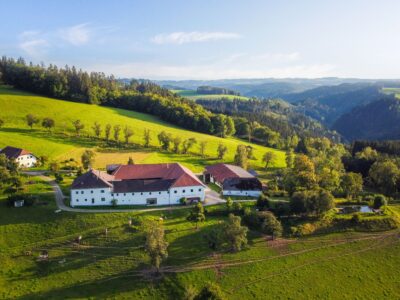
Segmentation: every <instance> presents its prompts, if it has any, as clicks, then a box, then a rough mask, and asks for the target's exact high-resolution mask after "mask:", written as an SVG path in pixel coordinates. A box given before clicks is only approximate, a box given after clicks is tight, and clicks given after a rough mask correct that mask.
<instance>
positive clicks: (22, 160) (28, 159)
mask: <svg viewBox="0 0 400 300" xmlns="http://www.w3.org/2000/svg"><path fill="white" fill-rule="evenodd" d="M15 161H16V162H17V163H18V164H19V166H20V167H33V166H35V165H36V162H37V158H36V157H35V156H34V155H32V154H26V155H21V156H19V157H17V159H16V160H15Z"/></svg>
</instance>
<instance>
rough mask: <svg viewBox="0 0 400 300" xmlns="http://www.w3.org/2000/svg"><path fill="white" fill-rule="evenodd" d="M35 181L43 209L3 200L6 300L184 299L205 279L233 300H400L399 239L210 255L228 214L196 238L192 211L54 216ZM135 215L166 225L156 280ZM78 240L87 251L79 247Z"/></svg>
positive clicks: (253, 243) (270, 245) (0, 291)
mask: <svg viewBox="0 0 400 300" xmlns="http://www.w3.org/2000/svg"><path fill="white" fill-rule="evenodd" d="M32 181H34V182H35V183H34V184H31V185H29V186H28V187H27V188H28V190H30V191H31V192H34V193H38V194H40V195H41V203H40V204H39V205H36V206H33V207H23V208H9V207H6V206H5V205H4V200H1V199H0V261H1V268H0V299H66V298H96V299H97V298H99V299H104V298H113V299H181V298H182V295H183V293H184V289H185V288H186V287H188V286H189V285H193V286H195V287H196V288H198V289H199V288H201V287H202V286H204V284H205V283H206V282H207V281H211V282H215V283H217V284H218V285H219V286H220V287H221V288H222V290H223V291H224V293H225V294H226V296H227V298H228V299H266V298H268V299H321V298H323V299H355V298H357V299H398V298H399V297H400V291H399V277H400V269H399V268H398V266H399V265H400V255H398V253H399V251H400V243H399V241H400V240H399V238H398V232H386V233H375V234H367V233H355V232H348V233H340V234H329V235H323V236H311V237H308V238H301V239H280V240H276V241H274V242H272V241H268V240H267V239H266V237H265V236H262V235H260V234H259V233H257V232H252V231H250V233H249V236H248V238H249V245H248V247H247V248H246V249H245V250H244V251H242V252H239V253H235V254H233V253H229V252H225V251H221V252H218V253H214V252H212V251H211V250H210V249H209V248H208V247H207V243H206V242H205V241H204V239H203V235H204V234H205V233H206V232H207V231H208V230H210V229H211V228H212V227H213V226H216V224H217V223H219V222H220V221H223V220H224V219H225V217H224V216H216V215H215V216H210V215H208V216H207V219H206V221H205V222H204V223H202V224H201V225H200V229H199V230H196V229H195V225H194V224H193V223H190V222H188V221H186V216H187V214H188V210H186V209H184V210H178V211H164V212H152V213H138V212H137V213H132V212H126V213H118V214H116V213H115V214H106V213H103V214H89V213H87V214H75V213H67V212H62V213H59V214H56V213H54V211H55V209H56V207H55V204H54V201H53V199H52V195H51V194H49V186H47V185H46V184H44V183H42V182H40V180H39V179H37V178H33V179H32ZM0 198H1V197H0ZM243 205H251V204H243ZM399 208H400V207H399V206H396V207H395V209H396V210H397V211H399ZM217 209H222V208H218V207H215V208H208V210H209V211H213V210H217ZM139 216H154V217H157V218H158V217H160V216H163V217H164V220H165V221H164V224H165V227H166V234H167V235H166V237H167V240H168V242H169V248H168V251H169V257H168V259H167V260H165V261H164V262H163V264H162V270H163V271H164V275H163V276H162V278H160V279H154V278H152V277H150V276H149V272H148V270H149V269H150V266H149V259H148V257H147V255H146V253H145V252H144V250H143V242H144V240H143V236H142V234H141V232H140V231H139V230H137V229H135V228H132V227H129V226H127V222H128V219H129V218H134V219H135V218H137V217H139ZM105 228H107V229H108V234H107V236H106V235H105ZM78 235H82V237H83V239H82V241H83V243H82V246H74V244H73V240H74V239H75V238H76V237H77V236H78ZM41 250H48V251H49V262H48V263H40V262H38V261H37V257H38V255H39V254H40V251H41ZM29 251H31V252H29ZM27 253H28V254H31V255H26V254H27Z"/></svg>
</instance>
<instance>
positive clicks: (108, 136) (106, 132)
mask: <svg viewBox="0 0 400 300" xmlns="http://www.w3.org/2000/svg"><path fill="white" fill-rule="evenodd" d="M104 135H105V137H106V141H107V142H108V141H109V140H110V135H111V124H107V125H106V128H105V130H104Z"/></svg>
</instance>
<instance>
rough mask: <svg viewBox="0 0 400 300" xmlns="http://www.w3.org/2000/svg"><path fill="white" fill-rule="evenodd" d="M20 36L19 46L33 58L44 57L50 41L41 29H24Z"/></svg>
mask: <svg viewBox="0 0 400 300" xmlns="http://www.w3.org/2000/svg"><path fill="white" fill-rule="evenodd" d="M18 38H19V40H20V42H19V44H18V46H19V48H20V49H21V50H22V51H24V52H25V53H26V54H27V55H28V56H30V57H33V58H40V57H42V56H43V55H44V54H45V53H46V51H47V48H48V46H49V42H48V41H47V39H46V38H44V37H43V36H42V34H41V33H40V32H39V31H24V32H22V33H21V34H20V35H19V37H18Z"/></svg>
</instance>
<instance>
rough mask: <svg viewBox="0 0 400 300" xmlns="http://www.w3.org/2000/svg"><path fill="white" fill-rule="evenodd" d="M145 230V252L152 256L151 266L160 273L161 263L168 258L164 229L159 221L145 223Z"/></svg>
mask: <svg viewBox="0 0 400 300" xmlns="http://www.w3.org/2000/svg"><path fill="white" fill-rule="evenodd" d="M143 229H144V232H145V236H146V243H145V250H146V252H147V254H148V255H149V256H150V260H151V264H152V265H153V266H154V267H155V268H156V269H157V272H159V270H160V265H161V261H162V260H163V259H164V258H167V257H168V250H167V249H168V243H167V241H166V240H165V232H164V227H163V225H162V222H160V221H158V220H148V221H146V222H144V226H143Z"/></svg>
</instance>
